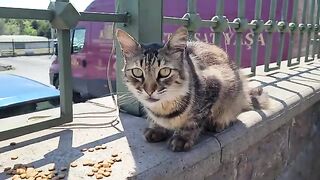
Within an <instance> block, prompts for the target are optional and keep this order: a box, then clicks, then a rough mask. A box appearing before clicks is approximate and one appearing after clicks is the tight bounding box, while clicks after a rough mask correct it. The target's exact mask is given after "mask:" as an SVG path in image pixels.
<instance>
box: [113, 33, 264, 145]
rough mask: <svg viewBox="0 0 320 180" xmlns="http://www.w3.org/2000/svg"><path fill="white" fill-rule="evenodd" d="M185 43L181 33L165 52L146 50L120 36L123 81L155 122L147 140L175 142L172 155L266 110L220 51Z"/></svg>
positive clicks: (260, 95)
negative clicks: (204, 134) (246, 113)
mask: <svg viewBox="0 0 320 180" xmlns="http://www.w3.org/2000/svg"><path fill="white" fill-rule="evenodd" d="M187 37H188V31H187V29H186V28H184V27H181V28H179V29H178V30H177V31H176V32H175V33H174V34H173V35H172V36H171V37H170V39H169V41H168V42H167V43H166V44H165V45H164V46H158V45H151V46H143V45H140V44H138V43H137V42H136V41H135V40H134V39H133V38H132V37H131V36H130V35H128V34H127V33H126V32H124V31H122V30H118V31H117V38H118V41H119V43H120V47H121V49H122V52H123V56H124V59H125V66H124V81H125V83H126V85H127V87H128V89H129V90H130V91H131V92H132V93H133V94H134V96H135V97H136V98H137V99H138V100H139V101H140V102H141V103H142V104H143V105H144V108H145V110H146V112H147V115H148V117H149V119H150V120H151V125H150V128H148V129H147V130H146V131H145V134H144V135H145V137H146V139H147V141H149V142H158V141H162V140H166V139H167V138H169V137H170V136H171V138H170V140H169V147H170V148H171V149H172V150H173V151H186V150H188V149H190V148H191V147H192V146H193V144H194V143H195V142H196V140H197V139H198V136H199V134H200V132H201V131H202V130H204V129H213V130H215V131H221V130H223V129H224V128H226V127H227V126H228V125H229V124H230V123H231V122H233V121H235V120H236V116H237V115H238V114H239V113H240V112H242V111H243V110H248V109H252V108H254V107H255V108H266V107H267V104H268V96H267V94H266V93H265V92H263V91H262V88H255V89H249V88H248V87H247V83H246V80H245V78H244V77H243V76H242V75H241V73H240V70H239V68H238V67H237V66H236V65H235V64H234V62H233V61H230V60H229V57H228V55H227V54H226V53H225V52H224V51H223V50H222V49H220V48H219V47H217V46H215V45H210V44H207V43H204V42H200V41H195V42H188V41H187ZM167 74H169V75H168V76H166V75H167ZM164 75H165V76H164ZM171 132H173V135H172V134H171Z"/></svg>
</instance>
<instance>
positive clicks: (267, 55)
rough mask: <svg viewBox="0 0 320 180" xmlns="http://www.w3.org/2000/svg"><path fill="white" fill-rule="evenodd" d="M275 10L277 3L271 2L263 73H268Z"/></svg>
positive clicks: (274, 0) (273, 0)
mask: <svg viewBox="0 0 320 180" xmlns="http://www.w3.org/2000/svg"><path fill="white" fill-rule="evenodd" d="M276 8H277V1H276V0H271V5H270V11H269V20H268V22H267V23H266V25H267V26H268V28H267V40H266V51H265V59H264V71H265V72H268V71H269V65H270V58H271V46H272V37H273V32H274V31H275V21H274V18H275V14H276Z"/></svg>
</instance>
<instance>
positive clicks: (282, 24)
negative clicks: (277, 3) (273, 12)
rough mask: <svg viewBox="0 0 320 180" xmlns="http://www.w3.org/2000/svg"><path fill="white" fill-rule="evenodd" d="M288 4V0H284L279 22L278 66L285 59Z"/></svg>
mask: <svg viewBox="0 0 320 180" xmlns="http://www.w3.org/2000/svg"><path fill="white" fill-rule="evenodd" d="M288 5H289V2H288V0H284V1H283V5H282V13H281V21H280V22H279V23H278V28H279V30H280V42H279V44H280V49H279V52H278V59H277V66H278V67H279V68H280V66H281V61H282V59H283V48H284V38H285V30H286V26H287V24H286V23H285V21H286V19H287V14H288Z"/></svg>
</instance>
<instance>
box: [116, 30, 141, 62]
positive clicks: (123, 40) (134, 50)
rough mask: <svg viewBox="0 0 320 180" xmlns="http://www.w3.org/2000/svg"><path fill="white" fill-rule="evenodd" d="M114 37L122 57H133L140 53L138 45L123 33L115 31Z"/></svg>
mask: <svg viewBox="0 0 320 180" xmlns="http://www.w3.org/2000/svg"><path fill="white" fill-rule="evenodd" d="M116 37H117V39H118V42H119V44H120V48H121V50H122V52H123V55H124V56H126V57H133V56H134V55H136V54H138V53H139V52H140V50H141V46H140V44H139V43H138V42H137V41H136V40H135V39H134V38H133V37H132V36H130V35H129V34H128V33H126V32H125V31H123V30H121V29H117V32H116Z"/></svg>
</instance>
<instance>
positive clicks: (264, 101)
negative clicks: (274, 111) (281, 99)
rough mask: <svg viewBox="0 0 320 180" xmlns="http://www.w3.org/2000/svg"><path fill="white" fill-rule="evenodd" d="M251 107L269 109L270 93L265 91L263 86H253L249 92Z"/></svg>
mask: <svg viewBox="0 0 320 180" xmlns="http://www.w3.org/2000/svg"><path fill="white" fill-rule="evenodd" d="M248 93H249V94H248V96H247V97H248V98H247V99H248V103H249V106H250V107H249V109H251V110H252V109H268V108H269V101H270V99H269V95H268V93H267V92H265V91H263V88H262V87H256V88H252V89H250V90H249V92H248Z"/></svg>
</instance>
